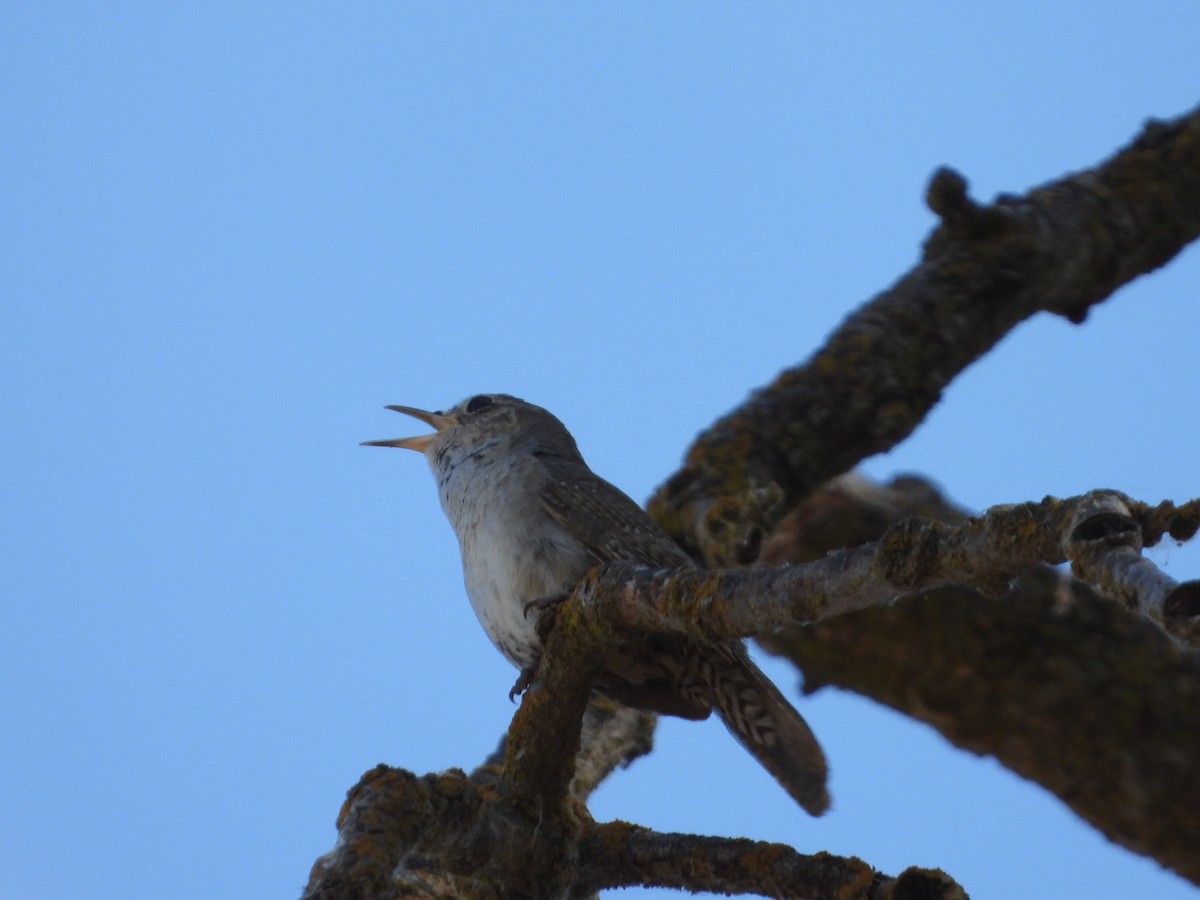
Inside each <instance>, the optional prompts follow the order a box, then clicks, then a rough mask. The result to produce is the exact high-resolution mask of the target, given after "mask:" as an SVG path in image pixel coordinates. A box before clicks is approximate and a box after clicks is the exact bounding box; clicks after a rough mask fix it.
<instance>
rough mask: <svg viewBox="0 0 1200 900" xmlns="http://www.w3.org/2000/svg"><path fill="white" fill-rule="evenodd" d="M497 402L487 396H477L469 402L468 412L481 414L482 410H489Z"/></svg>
mask: <svg viewBox="0 0 1200 900" xmlns="http://www.w3.org/2000/svg"><path fill="white" fill-rule="evenodd" d="M495 402H496V401H495V400H493V399H492V398H491V397H489V396H488V395H487V394H477V395H476V396H474V397H472V398H471V399H470V400H468V401H467V412H469V413H473V412H479V411H480V410H481V409H487V408H488V407H489V406H491V405H492V404H493V403H495Z"/></svg>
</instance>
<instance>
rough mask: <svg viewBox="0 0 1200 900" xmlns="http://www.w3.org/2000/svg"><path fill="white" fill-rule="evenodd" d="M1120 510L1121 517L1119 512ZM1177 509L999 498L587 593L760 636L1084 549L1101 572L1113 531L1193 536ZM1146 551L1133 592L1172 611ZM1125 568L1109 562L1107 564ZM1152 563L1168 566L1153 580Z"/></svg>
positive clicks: (1115, 501) (626, 622)
mask: <svg viewBox="0 0 1200 900" xmlns="http://www.w3.org/2000/svg"><path fill="white" fill-rule="evenodd" d="M1117 508H1119V509H1121V510H1123V513H1122V515H1121V517H1118V516H1117V515H1116V514H1115V513H1114V510H1115V509H1117ZM1171 508H1172V510H1173V514H1172V516H1170V517H1168V518H1164V517H1162V516H1161V515H1158V510H1159V507H1149V506H1147V505H1146V504H1139V503H1135V502H1134V501H1131V500H1128V498H1123V496H1122V495H1118V494H1115V493H1114V492H1111V491H1098V492H1093V493H1091V494H1085V495H1083V496H1081V497H1074V498H1069V499H1066V500H1059V499H1056V498H1053V497H1047V498H1046V499H1044V500H1042V501H1041V502H1040V503H1021V504H1014V505H1010V506H1000V507H995V508H993V509H991V510H989V511H988V512H986V513H985V514H983V515H981V516H976V517H973V518H969V519H967V520H966V521H965V522H963V523H962V524H960V525H953V526H952V525H946V524H943V523H941V522H934V521H931V520H928V519H907V520H904V521H902V522H899V523H897V524H896V525H893V526H892V527H890V528H888V529H887V531H885V532H884V534H883V536H882V538H880V540H878V541H877V542H875V543H873V544H866V545H863V546H861V547H854V548H850V549H846V550H839V551H836V552H834V553H831V554H829V555H828V556H826V557H825V558H824V559H819V560H814V561H812V562H808V563H804V564H802V565H795V566H785V567H780V568H771V569H766V568H757V569H750V570H738V569H723V570H711V571H706V570H689V569H680V570H662V569H660V570H655V569H648V568H644V567H636V566H632V565H630V564H627V563H618V564H614V565H612V566H610V567H607V568H605V569H601V570H598V571H597V572H594V573H593V574H592V575H591V576H589V579H587V580H585V582H584V587H583V589H582V590H581V592H580V593H581V596H583V597H584V598H585V601H588V602H596V603H603V604H605V605H606V607H607V611H606V612H605V613H604V617H605V619H606V621H615V622H619V623H620V624H621V626H622V627H624V628H626V629H629V630H630V631H634V632H646V631H650V632H663V631H676V630H678V631H684V632H686V633H688V634H690V635H692V636H694V637H698V638H701V639H703V640H707V641H720V640H728V639H730V638H735V637H751V636H753V635H755V634H761V633H763V632H767V631H771V630H773V629H777V628H783V627H785V626H788V625H796V624H802V623H805V622H815V621H819V620H821V619H826V618H829V617H830V616H836V615H843V614H845V613H848V612H853V611H855V610H859V609H865V608H867V607H870V606H876V605H879V604H881V603H885V602H888V601H889V600H891V599H893V598H895V597H897V596H899V595H901V594H905V593H912V592H914V591H918V590H928V589H930V588H934V587H940V586H945V585H951V584H970V585H974V586H976V587H981V588H983V589H985V590H988V589H990V590H992V591H993V592H1003V591H1004V590H1006V589H1007V583H1008V582H1009V580H1011V579H1012V578H1014V577H1015V576H1017V575H1019V574H1020V573H1021V572H1024V571H1025V570H1027V569H1030V568H1032V567H1034V566H1037V565H1041V564H1046V563H1048V564H1052V565H1053V564H1057V563H1062V562H1066V561H1067V560H1068V558H1073V557H1070V556H1068V554H1069V553H1070V554H1075V555H1078V556H1079V558H1080V559H1086V560H1090V561H1091V565H1092V566H1093V568H1094V569H1095V571H1097V572H1100V571H1102V569H1101V568H1100V567H1101V566H1105V565H1106V564H1105V560H1109V559H1110V557H1111V554H1110V553H1109V552H1107V551H1110V550H1113V549H1114V548H1113V547H1112V546H1111V545H1110V543H1109V540H1110V538H1107V537H1105V535H1111V534H1113V533H1116V534H1119V535H1130V534H1133V535H1136V536H1137V540H1138V543H1139V546H1140V542H1141V540H1142V539H1143V536H1146V535H1147V534H1148V532H1147V529H1148V527H1149V526H1150V524H1151V522H1158V523H1161V524H1162V526H1163V527H1164V528H1170V529H1171V530H1172V532H1173V533H1174V534H1175V535H1177V536H1179V537H1180V538H1181V539H1182V537H1190V536H1191V535H1192V534H1193V533H1194V532H1195V530H1196V527H1197V524H1200V520H1198V516H1200V501H1192V502H1190V503H1188V504H1185V505H1183V506H1181V507H1175V506H1174V505H1171ZM1138 514H1140V519H1139V518H1137V516H1138ZM1117 523H1119V527H1118V525H1117ZM1150 536H1151V537H1153V539H1154V540H1157V539H1158V537H1155V536H1153V535H1152V534H1151V535H1150ZM1159 536H1161V535H1159ZM1121 546H1122V547H1124V546H1125V545H1121ZM1139 559H1140V560H1141V562H1140V563H1139V564H1138V565H1137V566H1136V567H1133V566H1130V565H1129V563H1128V562H1124V563H1123V565H1122V566H1121V568H1120V571H1121V572H1123V573H1126V574H1127V575H1128V573H1130V572H1135V571H1136V572H1137V573H1138V577H1137V578H1136V579H1134V578H1133V577H1132V576H1131V575H1129V576H1128V577H1126V578H1124V580H1122V581H1121V582H1120V589H1121V597H1122V599H1124V600H1125V601H1126V602H1129V603H1130V605H1132V606H1134V607H1135V608H1138V607H1143V606H1144V607H1146V608H1149V607H1157V608H1160V609H1161V607H1162V606H1163V605H1164V604H1165V598H1164V595H1163V592H1164V588H1170V589H1173V587H1174V586H1175V582H1173V581H1170V579H1167V578H1166V576H1165V575H1162V574H1161V573H1158V570H1157V568H1155V567H1154V565H1153V563H1151V562H1150V561H1149V560H1146V559H1144V558H1142V557H1140V556H1139ZM1113 569H1114V567H1113V566H1112V565H1107V566H1106V567H1105V568H1103V571H1104V572H1108V573H1111V572H1112V571H1113ZM1089 571H1091V570H1089ZM1151 571H1153V572H1155V573H1158V574H1157V575H1156V576H1153V577H1152V576H1151V575H1150V574H1149V573H1150V572H1151ZM1097 577H1099V576H1097ZM1110 580H1111V579H1110ZM1114 583H1115V582H1114ZM1146 592H1149V593H1146ZM1160 618H1161V617H1160Z"/></svg>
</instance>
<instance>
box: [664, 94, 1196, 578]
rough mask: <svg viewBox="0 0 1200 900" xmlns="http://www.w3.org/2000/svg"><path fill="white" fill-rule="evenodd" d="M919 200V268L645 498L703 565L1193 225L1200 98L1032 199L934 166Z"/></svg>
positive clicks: (752, 543)
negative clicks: (925, 228) (925, 217)
mask: <svg viewBox="0 0 1200 900" xmlns="http://www.w3.org/2000/svg"><path fill="white" fill-rule="evenodd" d="M928 202H929V205H930V208H932V209H933V211H934V212H935V213H937V214H938V215H939V216H940V217H941V219H942V223H941V225H940V226H939V227H938V228H937V229H936V230H935V231H934V232H933V234H932V235H930V237H929V238H928V240H927V241H926V244H925V250H924V256H923V258H922V260H921V262H920V264H919V265H918V266H917V267H916V268H915V269H913V270H912V271H910V272H909V273H908V274H907V275H905V276H904V277H903V278H901V279H900V280H899V281H898V282H897V283H896V284H895V285H894V286H893V287H891V288H890V289H889V290H887V291H885V292H884V293H882V294H880V295H879V296H878V297H876V298H875V299H874V300H872V301H870V302H869V303H867V304H866V305H865V306H863V307H862V308H860V309H859V310H857V311H856V312H855V313H854V314H853V315H851V316H850V317H849V318H848V319H847V320H846V321H845V322H844V323H843V324H842V325H841V326H840V327H839V328H838V329H837V331H836V332H835V333H834V334H833V335H832V336H831V337H830V339H829V340H828V342H827V343H826V344H825V346H824V347H823V348H821V350H820V351H818V352H817V353H816V355H814V356H813V357H812V359H811V360H810V361H809V362H808V363H806V364H805V365H803V366H800V367H797V368H794V369H789V370H786V371H784V372H783V373H782V374H780V375H779V376H778V377H777V378H776V379H775V380H774V381H773V382H772V383H771V384H770V385H768V386H766V387H764V388H760V389H759V390H758V391H756V392H755V393H754V394H753V395H752V396H751V397H750V399H749V400H748V401H747V402H746V403H745V404H743V405H742V406H741V407H740V408H738V409H736V410H734V411H733V412H731V413H729V414H728V415H726V416H724V417H722V418H721V419H719V420H718V421H717V422H716V423H714V424H713V425H712V426H711V427H710V428H709V429H707V430H706V431H705V432H703V433H702V434H701V435H700V436H699V437H698V438H697V439H696V441H695V442H694V443H693V445H692V447H691V449H690V450H689V451H688V454H687V459H686V462H685V464H684V467H683V469H681V470H680V471H679V472H678V473H676V474H675V475H673V476H671V478H669V479H668V480H667V481H666V483H665V484H663V485H662V487H660V488H659V490H658V492H657V493H656V495H655V496H654V498H653V499H652V500H651V501H650V507H649V508H650V511H651V513H652V514H653V515H654V517H655V518H656V519H657V520H658V521H659V522H660V523H662V525H663V526H664V527H665V528H666V529H667V530H668V531H669V532H670V533H671V534H672V535H673V536H674V537H675V538H676V539H677V540H678V541H679V542H680V543H681V544H682V545H683V546H684V547H685V548H687V549H688V550H689V551H690V552H691V553H693V555H695V556H696V557H697V558H699V559H701V560H703V561H704V562H705V564H706V565H708V566H722V565H739V564H745V563H747V562H750V561H753V559H754V558H755V557H756V556H757V554H758V550H759V547H760V545H761V543H762V540H763V538H764V535H766V534H768V533H769V532H770V531H771V529H772V528H773V526H774V525H775V524H776V522H777V521H778V520H779V518H780V517H781V516H782V515H783V513H784V512H785V511H786V510H787V509H788V508H789V507H791V506H792V505H794V504H795V503H796V502H797V501H799V500H800V499H802V498H803V497H805V496H806V495H808V494H809V493H810V492H811V491H813V490H814V489H815V488H816V487H817V485H819V484H821V483H822V482H824V481H826V480H828V479H829V478H832V477H833V476H835V475H838V474H840V473H842V472H845V471H847V470H848V469H850V468H851V467H852V466H853V465H854V464H855V463H857V462H858V461H859V460H861V459H864V458H866V457H867V456H870V455H873V454H875V453H880V452H882V451H885V450H888V449H889V448H891V447H894V446H895V445H896V444H897V443H899V442H900V441H901V440H903V439H904V438H905V437H907V436H908V435H909V434H911V433H912V431H913V430H914V429H915V428H916V427H917V425H918V424H920V422H921V420H922V419H923V418H924V417H925V415H926V414H927V413H928V412H929V410H930V409H932V408H933V406H934V404H936V403H937V401H938V399H939V398H940V396H941V392H942V390H943V389H944V388H945V387H946V386H947V385H948V384H949V383H950V381H952V380H953V379H954V377H955V376H956V375H958V373H959V372H961V371H962V370H963V369H965V368H966V367H967V366H968V365H970V364H971V363H972V362H974V361H975V360H976V359H978V358H979V357H980V356H982V355H983V354H984V353H986V352H987V351H988V350H990V349H991V348H992V347H993V346H995V344H996V343H997V342H998V341H999V340H1000V339H1001V338H1002V337H1004V335H1006V334H1007V333H1008V332H1009V331H1010V330H1011V329H1012V328H1013V326H1015V325H1016V324H1017V323H1019V322H1021V321H1023V320H1024V319H1026V318H1028V317H1029V316H1031V315H1033V314H1034V313H1036V312H1039V311H1043V310H1044V311H1049V312H1053V313H1057V314H1059V315H1063V316H1066V317H1067V318H1069V319H1070V320H1071V321H1073V322H1081V321H1083V319H1084V317H1085V316H1086V314H1087V311H1088V309H1089V308H1090V307H1091V306H1092V305H1094V304H1096V303H1099V302H1101V301H1102V300H1104V299H1105V298H1107V297H1108V296H1109V295H1111V294H1112V292H1113V291H1115V290H1116V289H1117V288H1118V287H1120V286H1121V285H1123V284H1126V283H1128V282H1129V281H1131V280H1133V279H1134V278H1136V277H1137V276H1139V275H1142V274H1145V273H1146V272H1150V271H1152V270H1154V269H1156V268H1158V267H1159V266H1161V265H1163V264H1164V263H1166V262H1167V261H1168V260H1170V259H1171V258H1172V257H1173V256H1175V254H1177V253H1178V252H1179V251H1180V250H1181V249H1182V248H1183V247H1184V246H1185V245H1187V244H1188V243H1189V242H1190V241H1192V240H1194V239H1195V238H1196V237H1197V236H1200V110H1197V111H1193V112H1192V113H1190V114H1188V115H1186V116H1183V117H1181V118H1179V119H1176V120H1174V121H1171V122H1151V123H1150V124H1148V125H1147V126H1146V127H1145V128H1144V129H1143V131H1142V134H1141V135H1140V136H1139V137H1138V138H1137V139H1136V140H1135V141H1134V142H1133V143H1132V144H1131V145H1130V146H1128V147H1126V148H1125V149H1124V150H1122V151H1120V152H1119V153H1117V154H1116V155H1115V156H1113V157H1112V158H1111V159H1109V160H1108V161H1106V162H1104V163H1103V164H1101V165H1100V166H1098V167H1096V168H1095V169H1092V170H1090V171H1087V172H1081V173H1078V174H1075V175H1071V176H1068V177H1066V178H1063V179H1060V180H1059V181H1056V182H1052V183H1050V184H1048V185H1046V186H1045V187H1042V188H1038V189H1036V190H1034V191H1031V192H1030V193H1029V194H1028V195H1027V196H1026V197H1015V196H1006V197H1002V198H1001V199H999V200H998V201H997V202H996V203H994V204H993V205H991V206H987V207H981V206H978V205H976V204H975V203H973V202H972V201H970V200H969V199H968V198H967V196H966V190H965V182H964V181H963V179H962V178H961V177H960V176H958V175H956V174H954V173H952V172H950V171H948V170H942V171H940V172H939V173H937V174H936V175H935V176H934V178H933V180H932V181H931V183H930V187H929V192H928Z"/></svg>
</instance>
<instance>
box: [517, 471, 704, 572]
mask: <svg viewBox="0 0 1200 900" xmlns="http://www.w3.org/2000/svg"><path fill="white" fill-rule="evenodd" d="M539 459H540V462H541V464H542V467H543V470H544V472H545V474H546V484H545V486H544V488H543V491H542V498H543V503H544V504H545V507H546V512H548V513H549V514H550V515H551V516H552V517H553V518H554V519H555V520H556V521H557V522H558V523H559V524H560V525H562V526H563V528H565V529H566V530H567V531H569V532H570V533H571V535H572V537H574V538H575V539H576V540H577V541H579V542H580V543H581V544H583V546H584V547H586V548H587V550H588V552H589V553H590V554H591V555H592V557H593V558H594V559H595V561H596V563H606V562H616V561H618V560H626V561H628V562H633V563H638V564H639V565H646V566H661V567H662V568H679V567H681V566H690V565H694V563H693V562H692V558H691V557H690V556H688V555H687V554H686V553H684V552H683V550H682V549H680V547H679V545H678V544H676V543H675V542H674V541H673V540H671V537H670V535H668V534H667V533H666V532H665V531H663V530H662V528H660V527H659V526H658V525H657V524H656V523H655V521H654V520H653V519H651V518H650V516H649V515H647V513H646V511H645V510H643V509H642V508H641V507H640V506H638V505H637V504H636V503H634V502H633V500H631V499H630V498H629V497H628V496H626V495H625V494H624V493H622V492H621V491H620V490H619V489H618V488H615V487H613V486H612V485H611V484H609V483H608V482H607V481H605V480H604V479H603V478H600V477H599V476H597V475H595V474H593V473H592V471H591V470H590V469H587V468H586V467H583V466H581V465H580V462H579V461H578V460H566V459H562V458H561V457H557V456H550V455H539Z"/></svg>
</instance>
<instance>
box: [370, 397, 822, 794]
mask: <svg viewBox="0 0 1200 900" xmlns="http://www.w3.org/2000/svg"><path fill="white" fill-rule="evenodd" d="M388 409H391V410H395V411H396V412H401V413H404V414H405V415H409V416H412V417H413V418H416V419H420V420H421V421H422V422H425V423H426V424H427V425H430V426H431V427H432V428H433V429H434V432H433V433H432V434H425V435H420V436H417V437H407V438H397V439H395V440H388V441H366V442H365V444H367V445H369V446H375V447H404V448H407V449H409V450H417V451H419V452H421V453H423V454H424V455H425V458H426V460H427V461H428V462H429V467H430V469H432V470H433V475H434V478H435V479H436V480H437V485H438V495H439V496H440V498H441V501H442V508H443V509H444V510H445V512H446V516H447V518H449V520H450V524H451V525H452V526H453V527H454V531H455V533H456V534H457V535H458V543H459V548H460V550H461V551H462V562H463V574H464V577H465V580H466V587H467V596H468V597H469V598H470V600H471V606H472V607H474V609H475V614H476V615H477V616H478V617H479V621H480V623H481V624H482V625H483V628H484V630H485V631H486V632H487V634H488V637H490V638H491V639H492V643H493V644H495V645H496V647H497V648H498V649H499V650H500V652H501V653H503V654H504V655H505V656H506V657H507V658H508V660H509V661H510V662H512V663H513V664H514V665H515V666H517V668H519V669H520V670H521V672H522V677H521V678H520V679H518V682H517V686H516V687H515V688H514V691H516V690H520V689H522V688H523V687H524V686H525V685H526V684H527V682H528V679H529V677H530V675H531V674H532V672H533V671H534V669H535V668H536V666H537V662H538V659H539V657H540V656H541V652H542V647H541V642H540V640H539V638H538V635H537V630H536V619H537V617H536V616H534V615H527V611H528V608H529V607H530V606H531V604H538V603H546V602H552V601H554V600H556V599H561V598H563V597H565V596H566V595H567V594H569V593H570V592H571V589H572V588H573V587H574V586H575V585H576V584H577V583H578V582H579V580H580V579H581V578H583V576H584V575H585V574H586V573H587V572H588V570H589V569H591V568H593V567H594V566H596V565H599V564H601V563H607V562H614V561H617V560H624V561H628V562H632V563H635V564H638V565H644V566H654V567H658V568H686V567H691V566H694V563H693V562H692V560H691V558H690V557H689V556H688V555H687V554H686V553H684V552H683V550H681V549H680V548H679V546H678V545H677V544H676V543H675V542H674V541H673V540H671V538H670V537H669V536H668V535H667V533H666V532H665V531H663V530H662V528H660V527H659V526H658V525H657V524H656V523H655V522H654V520H653V519H651V518H650V516H649V515H647V514H646V512H645V511H644V510H643V509H642V508H641V507H640V506H638V505H637V504H636V503H635V502H634V501H633V500H631V499H630V498H629V497H627V496H626V495H625V494H623V493H622V492H621V491H620V490H618V489H617V488H615V487H613V486H612V485H611V484H609V483H608V482H607V481H605V480H604V479H602V478H600V477H599V476H597V475H596V474H595V473H593V472H592V470H591V469H589V468H588V466H587V463H585V462H584V460H583V457H582V456H581V455H580V453H579V448H578V447H576V445H575V439H574V438H573V437H571V434H570V432H568V431H567V429H566V427H565V426H564V425H563V424H562V422H560V421H559V420H558V419H556V418H555V417H554V416H553V415H551V414H550V413H549V412H547V411H546V410H544V409H542V408H541V407H539V406H534V405H533V404H531V403H526V402H525V401H524V400H518V399H517V398H516V397H510V396H507V395H505V394H479V395H476V396H474V397H471V398H469V399H467V400H464V401H463V402H462V403H460V404H458V406H455V407H454V408H453V409H451V410H449V411H447V412H444V413H443V412H426V411H425V410H421V409H415V408H413V407H410V406H389V407H388ZM596 687H597V688H598V689H599V690H600V691H602V692H603V693H605V694H607V695H609V696H610V697H612V698H613V699H615V700H617V701H619V702H621V703H624V704H626V705H627V706H632V707H634V708H636V709H644V710H649V711H652V712H657V713H664V714H666V715H672V716H680V717H682V718H685V719H705V718H707V717H708V716H709V714H710V713H711V712H712V711H713V710H716V713H717V715H718V716H719V717H720V718H721V721H722V722H724V723H725V726H726V728H728V729H729V731H730V732H731V733H732V734H733V736H734V737H735V738H737V740H738V741H739V742H740V743H741V745H742V746H743V747H745V748H746V749H747V750H749V751H750V753H751V754H752V755H753V756H754V758H755V759H757V760H758V761H759V762H760V763H761V764H762V766H763V767H764V768H765V769H766V770H767V771H768V772H770V773H771V775H773V776H774V777H775V779H776V781H778V782H779V783H780V784H781V785H782V786H783V788H784V789H785V790H786V791H787V792H788V793H789V794H791V796H792V797H793V798H795V800H796V802H797V803H799V804H800V805H801V806H802V807H804V809H805V810H807V811H808V812H810V813H811V814H812V815H814V816H819V815H821V813H823V812H825V810H826V809H828V808H829V794H828V792H827V790H826V779H827V775H828V767H827V765H826V762H825V755H824V753H823V752H822V751H821V747H820V745H819V744H818V743H817V740H816V738H815V737H814V736H813V733H812V731H811V730H810V729H809V727H808V725H807V724H806V723H805V721H804V719H802V718H801V717H800V714H799V713H798V712H796V710H795V709H793V708H792V706H791V704H789V703H788V702H787V700H785V699H784V697H783V695H782V694H780V692H779V691H778V689H776V687H775V686H774V685H773V684H771V682H770V681H768V680H767V678H766V676H765V675H763V673H762V672H761V671H759V669H758V667H757V666H755V665H754V663H753V662H751V661H750V658H749V656H748V655H747V654H746V648H745V647H744V645H743V644H742V642H741V641H729V642H725V643H719V644H704V643H701V642H699V641H696V640H694V639H691V638H687V637H683V636H680V635H659V636H655V637H654V638H653V640H652V642H651V644H650V650H649V652H648V653H643V654H642V655H640V656H636V657H635V656H633V655H631V654H630V653H628V652H622V651H621V650H620V648H613V650H612V653H611V655H610V656H607V657H606V658H605V672H604V675H603V677H602V678H601V680H600V682H599V683H598V684H597V685H596Z"/></svg>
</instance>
